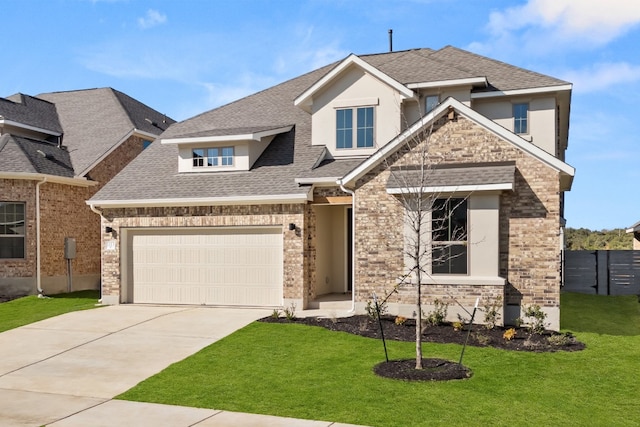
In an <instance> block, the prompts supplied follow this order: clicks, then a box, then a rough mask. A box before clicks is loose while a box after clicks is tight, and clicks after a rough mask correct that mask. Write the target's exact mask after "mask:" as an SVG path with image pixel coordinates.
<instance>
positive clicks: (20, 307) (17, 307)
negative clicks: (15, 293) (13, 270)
mask: <svg viewBox="0 0 640 427" xmlns="http://www.w3.org/2000/svg"><path fill="white" fill-rule="evenodd" d="M98 298H100V292H99V291H78V292H71V293H69V294H60V295H53V296H51V297H47V298H38V296H37V295H31V296H28V297H23V298H18V299H15V300H13V301H9V302H3V303H2V304H0V332H4V331H8V330H9V329H13V328H17V327H19V326H24V325H28V324H29V323H33V322H38V321H40V320H44V319H47V318H49V317H54V316H58V315H60V314H64V313H69V312H71V311H78V310H87V309H89V308H94V307H95V306H96V304H97V303H98Z"/></svg>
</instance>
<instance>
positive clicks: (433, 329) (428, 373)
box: [260, 315, 585, 381]
mask: <svg viewBox="0 0 640 427" xmlns="http://www.w3.org/2000/svg"><path fill="white" fill-rule="evenodd" d="M260 321H261V322H268V323H298V324H304V325H310V326H320V327H323V328H326V329H329V330H331V331H341V332H347V333H350V334H354V335H360V336H363V337H368V338H378V339H380V338H381V335H380V326H379V324H378V322H377V321H374V320H372V319H371V318H369V317H368V316H366V315H356V316H351V317H342V318H331V319H329V318H322V317H306V318H296V319H292V320H291V319H286V318H284V317H279V318H274V317H265V318H263V319H260ZM382 327H383V329H384V337H385V339H387V340H394V341H409V342H411V341H415V339H416V335H415V334H416V329H415V320H413V319H407V320H406V322H405V323H404V324H400V325H399V324H396V323H395V317H393V316H384V317H383V318H382ZM509 328H510V327H501V326H496V327H495V328H493V329H487V328H486V327H485V326H484V325H472V327H471V333H470V334H468V332H469V325H464V326H463V328H462V329H461V330H455V329H454V328H453V326H452V324H450V323H444V324H442V325H437V326H427V327H426V328H424V330H423V334H422V341H423V342H432V343H443V344H447V343H454V344H464V341H465V339H466V338H467V335H469V340H468V342H467V344H468V345H470V346H476V347H494V348H500V349H504V350H513V351H529V352H555V351H578V350H583V349H584V348H585V345H584V343H581V342H580V341H578V340H577V339H576V338H575V337H574V336H573V335H572V334H570V333H567V334H560V333H558V332H554V331H544V332H543V333H542V334H530V333H529V331H528V330H527V329H525V328H515V332H516V334H515V336H514V337H513V338H512V339H511V340H507V339H505V338H504V337H503V334H504V333H505V331H506V330H507V329H509ZM550 337H554V338H551V340H549V338H550ZM554 339H555V340H556V341H555V342H554ZM374 372H375V373H376V374H377V375H380V376H383V377H387V378H395V379H401V380H409V381H426V380H431V381H441V380H451V379H463V378H469V377H470V376H471V375H472V373H471V371H470V370H469V369H468V368H466V367H465V366H463V365H459V364H458V363H457V362H452V361H447V360H442V359H423V369H422V370H416V369H415V359H407V360H391V361H389V362H383V363H380V364H378V365H376V366H375V367H374Z"/></svg>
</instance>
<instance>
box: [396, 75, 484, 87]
mask: <svg viewBox="0 0 640 427" xmlns="http://www.w3.org/2000/svg"><path fill="white" fill-rule="evenodd" d="M463 85H470V86H477V85H480V86H484V87H486V86H488V85H489V82H488V80H487V78H486V77H469V78H465V79H452V80H438V81H433V82H419V83H409V84H407V87H408V88H409V89H429V88H438V87H449V86H463Z"/></svg>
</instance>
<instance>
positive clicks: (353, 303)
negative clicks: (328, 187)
mask: <svg viewBox="0 0 640 427" xmlns="http://www.w3.org/2000/svg"><path fill="white" fill-rule="evenodd" d="M336 182H337V183H338V185H340V189H341V190H342V191H344V192H345V193H348V194H351V265H350V266H349V268H351V282H352V283H351V310H349V313H355V311H356V283H355V282H356V256H355V255H356V209H355V208H356V192H355V191H353V190H349V189H348V188H346V187H345V186H344V184H343V183H342V180H338V181H336Z"/></svg>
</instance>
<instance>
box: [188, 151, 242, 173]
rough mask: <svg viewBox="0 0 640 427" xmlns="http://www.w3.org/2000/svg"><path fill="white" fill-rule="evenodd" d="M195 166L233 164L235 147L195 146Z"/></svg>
mask: <svg viewBox="0 0 640 427" xmlns="http://www.w3.org/2000/svg"><path fill="white" fill-rule="evenodd" d="M192 153H193V155H192V157H193V167H196V168H201V167H216V166H233V147H216V148H194V149H193V151H192Z"/></svg>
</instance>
